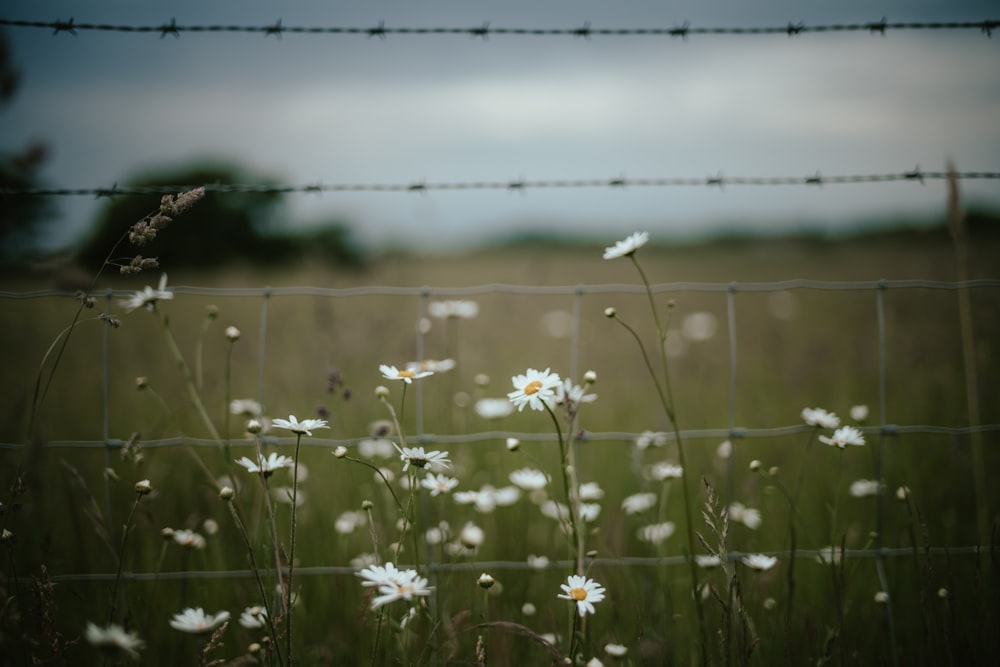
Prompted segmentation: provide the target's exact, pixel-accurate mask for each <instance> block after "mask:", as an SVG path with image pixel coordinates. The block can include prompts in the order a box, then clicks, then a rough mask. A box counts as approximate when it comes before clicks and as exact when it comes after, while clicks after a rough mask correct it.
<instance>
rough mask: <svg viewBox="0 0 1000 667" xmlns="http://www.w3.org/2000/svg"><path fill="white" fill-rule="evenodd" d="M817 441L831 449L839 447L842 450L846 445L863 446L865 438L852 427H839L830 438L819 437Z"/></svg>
mask: <svg viewBox="0 0 1000 667" xmlns="http://www.w3.org/2000/svg"><path fill="white" fill-rule="evenodd" d="M819 441H820V442H822V443H824V444H827V445H830V446H831V447H840V448H841V449H843V448H844V447H846V446H847V445H857V446H861V445H864V444H865V436H863V435H861V431H859V430H858V429H856V428H854V427H853V426H841V427H840V428H838V429H837V430H836V431H834V432H833V437H832V438H828V437H826V436H825V435H821V436H819Z"/></svg>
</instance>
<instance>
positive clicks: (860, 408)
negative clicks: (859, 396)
mask: <svg viewBox="0 0 1000 667" xmlns="http://www.w3.org/2000/svg"><path fill="white" fill-rule="evenodd" d="M851 419H853V420H854V421H856V422H859V423H860V422H864V421H865V420H866V419H868V406H867V405H852V406H851Z"/></svg>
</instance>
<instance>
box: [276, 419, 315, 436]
mask: <svg viewBox="0 0 1000 667" xmlns="http://www.w3.org/2000/svg"><path fill="white" fill-rule="evenodd" d="M271 426H273V427H275V428H283V429H287V430H289V431H291V432H292V433H297V434H300V435H301V434H305V435H312V430H313V429H314V428H317V429H318V428H330V427H329V426H327V424H326V420H325V419H303V420H302V421H299V420H298V419H296V418H295V415H288V419H272V420H271Z"/></svg>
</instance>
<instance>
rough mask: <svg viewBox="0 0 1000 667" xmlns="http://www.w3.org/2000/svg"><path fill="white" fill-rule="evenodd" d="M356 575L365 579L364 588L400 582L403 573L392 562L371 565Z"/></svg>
mask: <svg viewBox="0 0 1000 667" xmlns="http://www.w3.org/2000/svg"><path fill="white" fill-rule="evenodd" d="M354 574H356V575H357V576H359V577H361V578H362V579H364V581H362V582H361V585H362V586H385V585H393V584H395V583H396V582H397V581H400V576H401V575H402V571H401V570H399V569H398V568H397V567H396V566H395V565H393V564H392V562H391V561H390V562H388V563H386V564H385V565H369V566H368V567H366V568H363V569H362V570H361V571H359V572H355V573H354Z"/></svg>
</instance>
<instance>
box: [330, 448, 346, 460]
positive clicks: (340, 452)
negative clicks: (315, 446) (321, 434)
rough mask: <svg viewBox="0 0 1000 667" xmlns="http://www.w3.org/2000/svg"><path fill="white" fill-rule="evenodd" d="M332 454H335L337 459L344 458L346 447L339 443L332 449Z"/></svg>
mask: <svg viewBox="0 0 1000 667" xmlns="http://www.w3.org/2000/svg"><path fill="white" fill-rule="evenodd" d="M333 455H334V456H336V457H337V458H338V459H342V458H344V457H345V456H347V447H344V446H343V445H340V446H339V447H337V448H336V449H335V450H333Z"/></svg>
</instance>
